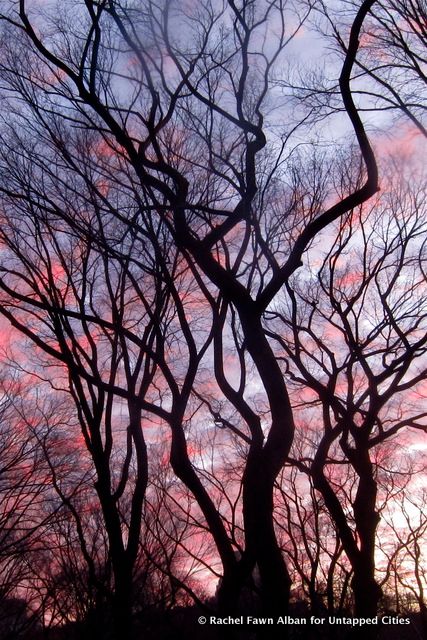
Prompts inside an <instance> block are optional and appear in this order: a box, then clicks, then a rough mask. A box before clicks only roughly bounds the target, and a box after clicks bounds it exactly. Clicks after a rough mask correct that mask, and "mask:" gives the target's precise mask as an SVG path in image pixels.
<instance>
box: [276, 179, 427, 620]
mask: <svg viewBox="0 0 427 640" xmlns="http://www.w3.org/2000/svg"><path fill="white" fill-rule="evenodd" d="M392 175H393V174H392ZM414 177H415V176H414V174H412V173H411V180H410V181H409V182H407V181H406V179H405V176H404V174H403V175H402V176H401V177H400V180H399V181H398V180H397V178H394V179H393V178H392V177H391V178H390V187H389V188H388V190H387V191H385V192H384V195H383V196H382V197H381V199H379V200H378V201H377V203H376V204H375V205H374V207H369V208H362V209H356V210H353V211H352V212H351V213H350V214H349V215H348V217H347V219H345V220H344V219H343V220H342V221H341V222H340V224H339V226H338V228H337V235H336V237H335V241H334V242H333V244H332V245H331V248H330V249H329V250H328V251H327V252H326V253H324V254H323V255H322V252H320V251H319V256H321V257H320V259H319V262H320V265H319V266H314V265H313V266H311V265H307V268H306V270H305V273H304V276H303V277H302V274H300V278H299V279H298V280H297V279H296V278H295V279H294V280H293V281H292V282H290V283H289V285H288V294H289V300H290V303H289V304H287V303H286V302H285V303H284V304H283V306H282V309H281V310H280V309H278V310H277V311H271V312H270V318H271V321H272V324H271V326H272V330H271V334H270V335H271V337H272V338H274V339H275V340H276V341H277V343H278V345H279V347H280V348H281V349H282V357H283V358H284V362H285V367H286V370H287V371H288V374H289V376H290V377H291V378H292V379H293V380H294V382H295V384H296V385H297V386H299V389H300V391H299V398H298V393H297V395H296V397H295V399H294V402H297V401H298V402H299V403H300V407H302V409H300V410H301V411H303V415H304V414H305V415H306V419H308V417H309V418H310V422H311V423H312V424H313V426H314V425H315V431H313V435H312V440H313V441H314V442H315V447H314V448H315V453H313V448H311V452H310V449H308V450H307V451H306V453H305V454H304V455H303V456H301V455H298V453H297V454H296V456H293V460H294V463H295V464H296V465H297V466H298V467H299V468H300V469H301V470H302V471H304V472H306V473H308V474H309V475H311V477H312V479H313V484H314V487H315V488H316V490H317V491H319V492H320V494H321V495H322V497H323V500H324V503H325V505H326V507H327V508H328V510H329V513H330V515H331V517H332V519H333V521H334V523H335V526H336V527H337V531H338V533H339V536H340V539H341V542H342V544H343V548H344V550H345V553H346V555H347V557H348V559H349V561H350V563H351V566H352V569H353V578H352V588H353V592H354V598H355V613H356V615H360V616H373V615H375V613H376V610H377V604H378V601H379V599H380V597H381V590H380V588H379V586H378V584H377V583H376V581H375V537H376V530H377V526H378V523H379V518H380V516H379V513H378V482H379V478H380V469H381V464H382V465H385V466H386V462H385V461H383V460H382V458H381V455H380V449H379V447H380V445H383V443H385V442H386V441H387V440H392V441H397V440H395V438H396V437H397V435H398V434H399V432H400V431H402V430H405V429H413V430H416V431H418V432H421V433H423V432H424V433H425V432H426V431H427V424H426V417H427V413H426V407H425V406H424V404H423V403H422V402H421V403H420V402H418V401H417V397H418V396H417V394H418V393H422V391H421V389H420V385H422V383H423V381H424V379H425V376H426V349H427V342H426V332H425V328H426V321H427V306H426V304H427V298H426V292H425V283H424V279H425V275H424V274H425V221H426V216H425V204H426V202H425V193H424V190H423V188H422V187H421V186H418V185H417V182H416V180H415V179H414ZM278 321H280V323H281V325H280V324H278ZM273 327H274V330H273ZM279 327H281V328H280V329H279ZM304 394H306V395H305V398H304ZM316 431H317V433H316ZM346 465H349V468H350V469H351V470H352V472H354V473H355V474H356V481H355V482H353V483H352V482H348V481H344V480H343V479H342V478H341V477H340V473H342V472H343V471H345V468H346ZM340 470H341V471H340ZM348 496H350V497H348Z"/></svg>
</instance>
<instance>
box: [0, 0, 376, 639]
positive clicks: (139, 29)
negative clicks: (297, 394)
mask: <svg viewBox="0 0 427 640" xmlns="http://www.w3.org/2000/svg"><path fill="white" fill-rule="evenodd" d="M373 4H374V2H373V0H365V1H364V2H362V3H361V6H360V8H359V9H358V11H357V12H355V15H354V22H353V25H352V28H351V31H350V36H349V40H348V46H347V50H346V55H345V59H344V62H343V64H342V67H341V70H340V72H339V73H338V75H339V87H340V94H341V98H342V103H343V106H344V110H345V112H346V114H347V116H348V118H349V121H350V123H351V126H352V128H353V130H354V135H355V139H356V142H357V146H358V150H359V151H358V153H359V155H360V162H359V171H358V173H357V176H356V178H355V179H350V180H348V181H347V183H346V185H345V186H346V190H345V191H344V190H343V189H337V188H334V185H333V184H328V185H327V187H328V188H327V189H326V188H325V189H324V190H322V189H320V190H319V192H318V193H315V194H314V195H313V190H310V191H309V192H307V193H303V192H302V190H303V185H301V184H298V181H297V182H295V181H294V182H293V179H294V178H297V174H296V173H295V171H294V167H293V164H292V162H290V161H289V158H290V156H292V154H293V153H294V151H295V148H294V147H293V140H292V136H291V133H290V132H285V133H283V131H282V130H281V131H280V132H279V134H278V135H277V133H276V132H277V129H278V128H280V127H278V124H277V121H276V120H275V118H277V116H272V117H269V113H270V111H271V112H272V113H273V112H274V106H275V104H274V103H275V100H274V95H273V94H272V92H271V91H270V89H271V88H272V85H273V82H272V79H273V77H274V74H275V73H276V71H277V69H278V68H279V66H280V64H281V61H282V58H283V55H284V52H285V48H286V44H287V43H288V42H289V40H290V39H292V37H293V36H294V35H295V34H296V33H297V32H298V29H299V28H300V26H301V24H302V23H303V22H304V20H305V18H306V16H307V11H306V9H305V8H304V6H303V5H301V6H299V5H297V6H296V7H294V6H291V5H289V6H288V5H287V4H285V3H284V2H283V1H282V0H274V1H267V0H266V1H263V2H257V3H255V2H253V1H251V0H242V1H241V2H239V3H238V4H237V3H235V2H234V1H232V0H228V1H227V2H220V1H218V2H213V3H212V2H202V3H199V5H198V6H197V9H194V7H188V6H187V5H186V4H185V3H184V4H178V3H177V2H161V3H160V4H158V3H154V2H151V1H149V0H147V1H146V2H143V3H142V4H141V5H139V4H138V5H135V4H134V3H133V2H115V1H112V0H105V1H101V2H92V1H90V0H85V1H84V2H77V3H75V4H73V6H72V8H68V6H67V8H66V9H64V8H63V7H61V11H58V8H57V6H56V4H55V3H52V4H49V6H47V7H45V9H44V10H43V12H39V11H38V9H37V6H36V5H34V4H32V3H27V2H25V1H24V0H21V1H20V2H12V3H6V2H3V3H2V13H1V14H0V15H1V19H2V22H3V26H4V29H3V34H2V35H3V62H2V64H1V68H0V73H1V77H2V83H3V92H4V93H3V95H4V97H5V99H6V101H7V106H8V113H7V114H5V115H4V117H3V127H2V130H3V134H4V142H3V147H2V155H1V166H2V170H3V174H4V184H3V186H2V187H1V193H2V208H3V212H4V218H5V224H4V225H3V228H2V233H1V240H2V245H3V247H4V250H3V253H2V266H1V279H0V287H1V289H2V292H3V293H2V300H1V307H0V310H1V312H2V313H3V315H4V316H5V317H6V318H7V319H8V320H9V321H10V322H11V323H12V325H13V326H14V327H16V328H17V329H18V330H19V331H21V332H22V333H23V334H24V335H25V336H26V337H27V338H29V340H31V341H32V342H33V344H35V345H36V346H37V348H38V349H39V350H41V351H42V352H43V353H45V354H47V357H48V360H47V361H46V364H49V367H50V368H51V371H55V377H58V379H59V382H54V384H57V385H58V386H61V387H62V388H66V389H68V391H69V392H70V393H71V395H72V397H73V399H74V402H75V406H76V408H77V412H78V418H79V422H80V428H81V431H82V434H83V438H84V442H85V445H86V447H87V449H88V451H89V452H90V455H91V457H92V461H93V464H94V467H95V469H96V485H95V487H96V490H97V494H98V498H99V501H100V504H101V506H102V510H103V517H104V520H105V525H106V529H107V531H108V538H109V545H110V553H111V559H112V565H113V572H114V582H115V595H116V604H115V607H116V625H117V630H116V633H117V635H119V634H120V637H122V638H123V637H127V636H128V635H129V630H128V629H129V625H130V617H131V612H130V611H129V602H130V601H131V598H130V590H131V584H132V580H131V575H132V568H133V566H134V563H135V559H136V555H137V548H138V540H139V534H140V528H141V513H142V506H143V497H144V493H145V489H146V484H147V456H146V444H145V440H144V436H143V430H142V429H141V424H142V421H143V419H144V418H145V417H146V416H147V417H148V419H151V420H155V419H157V421H159V420H160V421H161V422H162V423H163V424H168V425H169V426H170V428H171V433H172V439H171V454H170V460H171V464H172V467H173V469H174V471H175V473H176V474H177V476H178V477H179V478H180V479H181V480H182V481H183V482H184V483H185V484H186V486H187V487H188V488H189V490H190V491H191V492H192V494H193V495H194V496H195V498H196V500H197V503H198V505H199V507H200V509H201V511H202V513H203V515H204V517H205V519H206V521H207V523H208V527H209V530H210V533H211V535H212V536H213V539H214V540H215V544H216V546H217V549H218V551H219V554H220V557H221V561H222V564H223V573H224V575H223V580H222V588H221V594H220V606H221V607H222V609H223V610H226V609H228V610H229V611H233V610H234V609H235V605H236V602H237V599H238V594H239V592H240V590H241V588H242V585H244V584H245V582H246V581H247V580H248V578H249V576H250V575H251V573H252V571H253V570H254V567H255V565H257V567H258V570H259V573H260V579H261V593H262V600H263V604H264V609H265V612H266V613H270V614H271V615H276V614H282V613H283V612H284V610H286V603H287V601H288V598H289V590H290V578H289V574H288V571H287V568H286V565H285V563H284V560H283V556H282V552H281V549H280V545H279V544H278V541H277V539H276V535H275V531H274V518H273V495H274V486H275V480H276V477H277V475H278V473H279V472H280V470H281V468H282V466H283V464H284V463H285V461H286V459H287V457H288V454H289V451H290V447H291V444H292V439H293V432H294V419H293V412H292V406H291V402H290V398H289V394H288V389H287V384H286V382H287V374H286V373H284V372H283V370H282V368H281V366H280V362H279V361H278V359H277V357H276V353H275V351H274V349H273V347H272V344H271V343H270V340H269V336H268V332H267V331H266V329H265V326H264V324H263V322H264V317H265V314H266V310H267V309H268V308H269V307H270V305H272V304H273V303H274V301H275V300H276V299H277V296H278V294H279V292H280V291H281V290H282V288H283V287H284V286H286V285H287V284H288V283H289V281H290V279H292V277H293V274H294V272H295V271H296V269H298V268H299V267H300V266H301V260H302V256H303V254H304V253H305V252H306V250H307V249H308V247H309V246H310V245H311V243H312V241H313V239H315V238H316V236H317V235H318V234H319V233H320V232H321V231H322V230H323V229H325V228H326V227H328V226H329V225H330V224H331V223H333V222H334V221H337V220H339V219H341V218H342V217H343V216H345V215H346V214H348V212H349V211H351V210H352V209H354V208H355V207H357V206H359V205H361V204H362V203H363V202H365V201H366V200H367V199H369V198H370V197H371V196H372V195H373V194H374V193H375V192H376V190H377V167H376V162H375V158H374V154H373V151H372V148H371V146H370V143H369V140H368V137H367V135H366V132H365V129H364V125H363V123H362V120H361V119H360V116H359V114H358V110H357V108H356V106H355V103H354V101H353V97H352V89H351V86H350V80H351V76H352V71H353V66H354V63H355V59H356V55H357V51H358V46H359V35H360V31H361V27H362V24H363V21H364V19H365V18H366V15H367V13H368V11H369V9H370V8H371V6H372V5H373ZM288 23H290V24H291V25H294V26H293V27H292V28H288V26H287V25H288ZM18 58H19V64H17V59H18ZM352 155H354V153H353V154H349V155H347V156H346V157H345V161H346V163H347V164H348V165H350V164H352ZM331 162H332V160H331ZM312 164H315V161H313V163H312ZM331 203H332V204H331ZM289 286H290V285H289V284H288V288H289ZM197 305H199V307H197ZM229 339H231V340H232V341H233V343H234V348H235V349H236V352H237V353H238V374H237V375H238V377H239V381H238V382H237V384H233V383H232V382H231V381H230V377H229V374H228V372H227V368H226V358H225V353H226V350H227V340H229ZM211 344H212V348H211ZM209 357H211V362H212V363H213V369H214V374H215V378H216V385H217V388H218V389H219V390H220V392H221V394H222V398H223V400H224V403H225V404H226V406H227V410H226V411H225V414H223V413H221V412H216V413H217V414H218V418H217V423H218V422H221V423H222V424H223V425H224V426H226V427H228V428H231V427H232V428H233V429H234V431H236V430H238V431H239V432H240V433H241V434H244V439H245V442H246V445H247V452H246V460H245V467H244V470H243V474H242V481H243V485H242V486H243V489H242V512H243V521H244V535H245V545H244V552H243V553H242V556H241V558H240V559H239V560H237V559H236V555H235V553H234V548H233V544H232V542H231V541H230V539H229V536H228V535H227V530H226V528H225V526H224V523H223V521H222V519H221V516H220V515H219V514H218V512H217V511H216V509H215V505H214V503H213V501H212V500H211V499H210V497H209V495H208V492H207V491H206V489H205V487H204V485H203V483H202V482H201V480H200V478H199V477H198V475H197V473H196V471H195V469H194V465H193V464H192V463H191V460H190V457H189V455H188V450H187V445H186V434H185V430H184V426H185V419H186V411H187V408H188V406H189V404H188V403H189V400H190V397H191V394H192V392H193V390H194V391H196V392H199V390H198V389H197V382H198V380H197V373H198V370H199V368H200V365H201V363H202V360H203V359H204V358H205V361H206V360H207V359H208V358H209ZM249 376H250V377H249ZM45 377H50V378H51V380H53V374H50V376H45ZM255 381H256V383H257V384H258V385H259V387H260V392H261V395H262V410H259V409H258V406H257V404H256V403H253V402H252V401H251V400H250V399H249V398H248V394H247V388H248V384H249V382H250V383H251V384H252V383H254V382H255ZM231 409H232V410H233V411H234V416H235V418H236V419H237V421H238V424H237V425H236V424H235V422H234V421H233V422H231V421H229V420H227V416H228V413H230V412H231ZM227 412H228V413H227ZM117 415H119V416H121V415H124V416H125V418H123V419H122V421H120V420H118V419H117ZM224 420H227V422H224ZM123 442H126V445H125V447H124V453H123ZM133 455H135V457H136V462H137V464H136V467H135V472H134V473H131V467H130V460H131V458H132V456H133ZM113 462H114V470H115V471H114V473H113V470H112V464H113ZM129 496H130V499H131V502H132V508H131V512H130V517H129V519H128V520H126V521H125V522H123V519H122V515H121V510H120V502H121V501H124V500H125V498H126V497H129ZM123 529H124V530H125V533H124V531H123ZM119 629H120V631H119Z"/></svg>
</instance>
